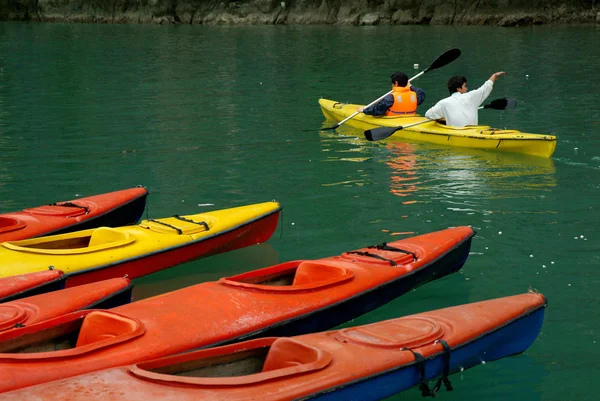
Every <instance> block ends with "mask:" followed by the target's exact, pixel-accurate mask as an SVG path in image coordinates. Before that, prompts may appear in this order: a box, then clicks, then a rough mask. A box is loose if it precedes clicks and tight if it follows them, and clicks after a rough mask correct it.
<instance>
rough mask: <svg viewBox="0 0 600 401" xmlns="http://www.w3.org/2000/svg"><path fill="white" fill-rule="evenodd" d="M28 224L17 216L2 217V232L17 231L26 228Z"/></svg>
mask: <svg viewBox="0 0 600 401" xmlns="http://www.w3.org/2000/svg"><path fill="white" fill-rule="evenodd" d="M26 225H27V223H25V222H24V221H21V220H20V219H17V218H16V217H6V216H4V217H0V233H7V232H9V231H16V230H20V229H21V228H24V227H25V226H26Z"/></svg>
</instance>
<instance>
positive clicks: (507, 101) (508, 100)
mask: <svg viewBox="0 0 600 401" xmlns="http://www.w3.org/2000/svg"><path fill="white" fill-rule="evenodd" d="M516 105H517V99H515V98H512V97H503V98H501V99H495V100H492V101H491V102H490V103H489V104H486V105H485V106H480V107H479V110H481V109H493V110H506V109H510V108H513V107H515V106H516ZM430 121H436V120H433V119H427V120H423V121H418V122H416V123H412V124H406V125H401V126H399V127H380V128H374V129H370V130H367V131H365V132H364V134H365V138H367V140H369V141H380V140H382V139H385V138H387V137H389V136H391V135H392V134H393V133H394V132H396V131H400V130H402V129H404V128H408V127H414V126H415V125H419V124H425V123H428V122H430Z"/></svg>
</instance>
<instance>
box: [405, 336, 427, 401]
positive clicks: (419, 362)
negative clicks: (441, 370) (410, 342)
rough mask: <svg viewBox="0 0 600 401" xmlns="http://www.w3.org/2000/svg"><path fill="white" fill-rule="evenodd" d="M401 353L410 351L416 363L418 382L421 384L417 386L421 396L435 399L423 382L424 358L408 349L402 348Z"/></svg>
mask: <svg viewBox="0 0 600 401" xmlns="http://www.w3.org/2000/svg"><path fill="white" fill-rule="evenodd" d="M401 351H410V352H411V353H412V354H413V356H414V357H415V361H416V362H417V364H416V365H417V369H418V370H419V380H420V381H421V384H420V385H419V390H421V395H422V396H423V397H435V393H432V392H431V390H430V389H429V385H428V384H427V382H426V381H425V358H423V355H421V354H419V353H418V352H415V351H413V350H412V349H410V348H402V349H401Z"/></svg>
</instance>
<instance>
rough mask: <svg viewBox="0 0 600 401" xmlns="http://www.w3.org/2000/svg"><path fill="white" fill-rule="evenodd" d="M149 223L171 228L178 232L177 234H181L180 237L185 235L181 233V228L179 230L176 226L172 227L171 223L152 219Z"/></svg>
mask: <svg viewBox="0 0 600 401" xmlns="http://www.w3.org/2000/svg"><path fill="white" fill-rule="evenodd" d="M148 221H150V222H152V223H156V224H161V225H163V226H167V227H169V228H172V229H173V230H175V231H177V234H179V235H181V234H183V231H181V230H180V229H179V228H177V227H175V226H172V225H170V224H169V223H165V222H163V221H158V220H154V219H150V220H148Z"/></svg>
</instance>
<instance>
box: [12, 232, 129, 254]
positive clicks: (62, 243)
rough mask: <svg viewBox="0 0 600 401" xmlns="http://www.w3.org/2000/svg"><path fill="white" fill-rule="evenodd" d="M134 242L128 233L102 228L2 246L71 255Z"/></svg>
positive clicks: (24, 250) (17, 249)
mask: <svg viewBox="0 0 600 401" xmlns="http://www.w3.org/2000/svg"><path fill="white" fill-rule="evenodd" d="M133 241H135V238H134V237H133V236H132V235H131V234H130V233H128V232H125V231H119V230H116V229H114V228H110V227H100V228H95V229H91V230H84V231H78V232H74V233H68V234H60V235H52V236H48V237H39V238H32V239H26V240H21V241H9V242H4V243H2V246H4V247H5V248H8V249H11V250H13V251H19V252H28V253H41V254H48V255H69V254H82V253H88V252H95V251H99V250H104V249H110V248H116V247H120V246H124V245H127V244H130V243H132V242H133Z"/></svg>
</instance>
